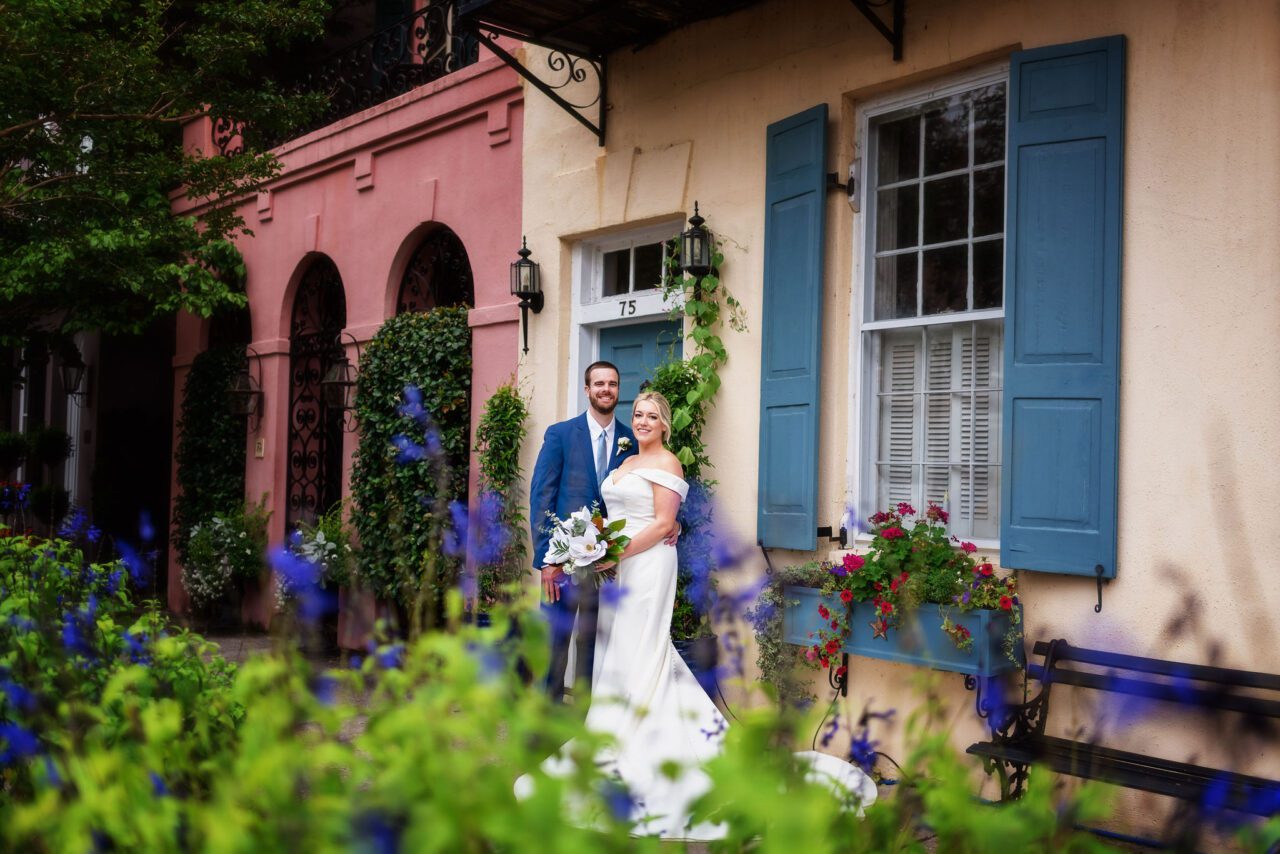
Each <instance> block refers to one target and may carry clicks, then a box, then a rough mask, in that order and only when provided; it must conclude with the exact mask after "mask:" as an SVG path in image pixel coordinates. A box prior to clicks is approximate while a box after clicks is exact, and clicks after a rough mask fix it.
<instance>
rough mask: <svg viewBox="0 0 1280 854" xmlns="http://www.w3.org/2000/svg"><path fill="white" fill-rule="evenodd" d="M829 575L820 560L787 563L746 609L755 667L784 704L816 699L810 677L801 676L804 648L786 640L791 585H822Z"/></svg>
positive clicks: (768, 580) (796, 602)
mask: <svg viewBox="0 0 1280 854" xmlns="http://www.w3.org/2000/svg"><path fill="white" fill-rule="evenodd" d="M826 575H827V567H826V566H825V565H824V564H822V563H820V562H819V561H810V562H809V563H805V564H801V565H799V566H784V567H782V568H780V569H779V570H778V571H776V572H774V573H771V574H770V575H769V577H768V578H767V579H766V583H765V585H764V587H762V588H761V590H760V596H759V597H758V598H757V599H756V602H755V604H754V605H752V606H751V608H750V609H748V610H747V612H746V615H745V616H746V618H747V620H748V621H749V622H750V623H751V628H752V631H753V632H754V633H755V640H756V666H757V667H758V668H759V669H760V681H761V683H762V684H764V685H767V686H769V691H770V692H771V693H772V696H773V698H774V699H775V700H776V701H777V703H778V704H779V705H781V706H783V707H787V706H795V705H797V704H800V703H803V702H806V701H811V700H813V699H814V696H813V692H811V691H810V690H809V689H808V687H807V682H808V680H807V679H806V678H805V677H804V676H802V675H798V674H799V671H801V670H802V665H803V664H804V650H803V649H802V648H801V647H798V646H796V645H794V644H789V643H786V642H785V641H784V640H783V637H782V633H783V614H784V613H785V612H786V609H787V606H788V605H789V604H792V605H794V604H799V603H798V600H793V601H792V602H790V603H789V602H788V601H787V598H786V589H787V588H788V587H819V586H821V585H822V582H823V580H824V577H825V576H826Z"/></svg>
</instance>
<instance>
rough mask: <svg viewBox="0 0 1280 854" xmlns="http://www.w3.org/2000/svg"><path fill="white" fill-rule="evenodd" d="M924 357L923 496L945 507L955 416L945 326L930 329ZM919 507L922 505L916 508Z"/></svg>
mask: <svg viewBox="0 0 1280 854" xmlns="http://www.w3.org/2000/svg"><path fill="white" fill-rule="evenodd" d="M927 338H928V359H927V360H926V370H925V391H926V392H927V394H926V396H925V427H924V430H925V448H924V463H925V465H924V500H923V501H922V502H921V504H923V505H925V506H927V505H928V502H930V501H932V502H934V503H935V504H937V505H938V506H939V507H945V506H946V502H947V496H948V495H949V494H950V493H951V492H952V489H951V465H952V461H953V460H954V459H955V448H954V447H953V444H954V441H953V437H954V436H955V435H956V430H955V428H956V426H957V425H956V424H955V423H954V418H955V416H956V412H955V407H954V406H953V405H952V403H953V394H952V390H953V389H955V388H956V378H955V376H954V373H955V368H956V361H957V360H956V359H955V358H954V351H955V341H954V336H953V335H952V334H951V331H950V330H949V329H941V330H939V332H937V333H934V332H931V333H930V334H929V335H928V336H927ZM916 509H918V510H923V509H924V507H918V508H916Z"/></svg>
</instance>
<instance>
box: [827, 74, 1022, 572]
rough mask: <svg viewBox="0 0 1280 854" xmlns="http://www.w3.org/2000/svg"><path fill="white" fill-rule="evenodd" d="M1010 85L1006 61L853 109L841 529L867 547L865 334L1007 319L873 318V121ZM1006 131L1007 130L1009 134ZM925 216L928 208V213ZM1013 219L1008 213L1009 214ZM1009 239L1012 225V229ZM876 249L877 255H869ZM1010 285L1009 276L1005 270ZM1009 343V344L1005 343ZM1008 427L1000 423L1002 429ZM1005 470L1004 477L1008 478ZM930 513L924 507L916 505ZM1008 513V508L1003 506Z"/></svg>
mask: <svg viewBox="0 0 1280 854" xmlns="http://www.w3.org/2000/svg"><path fill="white" fill-rule="evenodd" d="M1001 82H1003V83H1004V84H1005V87H1006V88H1005V97H1006V99H1007V98H1008V94H1009V89H1008V84H1009V63H1008V62H1007V61H1001V62H997V63H991V64H987V65H983V66H981V67H978V68H974V69H971V70H969V71H966V72H963V73H961V74H957V75H951V76H948V77H947V78H946V79H945V80H941V81H933V82H930V83H927V84H923V85H919V86H914V87H911V88H908V89H903V90H900V91H897V92H894V93H892V94H888V95H885V96H882V97H879V98H874V99H871V100H868V101H867V102H865V103H862V104H859V105H858V106H857V108H856V109H855V111H854V124H855V127H856V136H855V138H854V165H855V173H856V181H857V188H858V190H857V201H858V213H856V214H855V215H854V216H853V218H852V220H853V221H852V224H851V228H852V230H853V233H852V235H850V239H851V243H852V246H853V265H852V271H851V276H852V280H851V281H850V292H851V294H852V299H850V301H849V314H850V317H849V329H850V333H849V354H848V359H849V365H850V370H849V391H848V396H847V399H848V400H849V401H850V416H849V435H848V447H849V453H848V454H847V456H846V459H847V460H848V470H847V471H846V480H845V482H846V484H847V486H846V490H845V507H846V512H845V515H844V517H843V519H842V520H841V524H842V525H844V526H845V527H846V528H848V529H849V530H850V532H853V531H855V530H857V531H858V533H857V535H856V537H854V540H855V542H858V543H861V544H863V545H866V544H867V543H869V542H870V541H871V535H870V534H869V533H866V532H865V530H864V529H865V526H866V524H867V521H866V520H867V516H869V515H870V514H871V513H872V512H873V511H874V510H877V509H884V508H878V507H876V506H875V505H876V501H877V496H876V478H875V471H876V468H875V453H876V449H877V447H878V445H879V434H878V429H879V424H878V419H877V418H876V415H877V411H876V406H875V401H874V398H875V388H876V385H875V383H876V377H877V374H878V371H879V368H880V365H879V364H878V363H877V362H876V360H875V359H874V358H873V355H872V349H873V348H872V336H870V335H868V334H866V333H869V332H874V331H877V330H883V329H895V328H915V327H920V326H926V325H932V324H944V323H945V324H954V323H961V322H968V321H981V320H1003V319H1004V308H1003V306H1002V307H1001V308H998V309H982V310H977V311H964V312H951V313H949V314H938V315H930V316H926V317H910V318H901V319H894V320H869V319H868V318H871V317H872V316H873V314H872V311H873V308H874V303H875V289H874V284H873V281H872V277H873V273H874V251H873V250H871V247H872V246H873V244H872V243H871V229H872V227H873V225H874V223H873V216H872V215H871V214H872V213H873V208H874V205H873V204H871V202H872V199H871V195H870V194H871V192H872V190H871V186H870V185H871V181H870V179H871V177H872V174H873V173H872V168H873V164H872V163H871V162H870V161H871V157H870V156H869V154H870V141H871V137H870V133H871V123H872V122H873V121H874V120H875V119H876V118H878V117H880V116H883V115H885V114H886V113H892V112H895V111H897V110H902V109H906V108H909V107H913V106H916V105H918V104H920V103H922V102H924V101H931V100H936V99H941V98H947V97H950V96H952V95H958V94H960V93H962V92H965V91H968V90H970V89H975V88H978V87H981V86H986V85H990V84H993V83H1001ZM1006 133H1007V131H1006ZM1008 168H1009V167H1008V147H1007V145H1006V149H1005V176H1006V181H1007V180H1008V174H1009V173H1008ZM922 215H923V211H922ZM1006 215H1007V210H1006ZM1005 233H1006V234H1007V224H1006V232H1005ZM869 252H870V254H871V257H870V258H869V257H868V253H869ZM1005 281H1006V286H1007V282H1008V271H1007V270H1006V271H1005ZM1006 344H1007V342H1006ZM1003 429H1004V425H1003V424H1001V431H1003ZM1004 474H1005V473H1004V472H1001V476H1002V477H1003V476H1004ZM916 509H918V510H923V509H924V508H916ZM1001 512H1002V513H1003V508H1001ZM973 542H974V544H975V545H976V546H978V548H980V549H983V550H988V551H990V550H998V549H999V547H1000V543H999V540H998V539H975V540H973Z"/></svg>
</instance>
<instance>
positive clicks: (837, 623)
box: [831, 620, 840, 631]
mask: <svg viewBox="0 0 1280 854" xmlns="http://www.w3.org/2000/svg"><path fill="white" fill-rule="evenodd" d="M831 628H833V629H835V630H836V631H839V630H840V621H839V620H832V621H831Z"/></svg>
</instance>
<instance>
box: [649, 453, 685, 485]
mask: <svg viewBox="0 0 1280 854" xmlns="http://www.w3.org/2000/svg"><path fill="white" fill-rule="evenodd" d="M653 467H654V468H656V469H659V470H660V471H665V472H666V473H667V474H673V475H675V476H676V477H678V478H681V479H684V466H682V465H680V459H679V458H678V457H677V456H676V455H675V454H673V453H671V452H670V451H668V450H667V449H666V448H663V449H662V455H661V456H659V457H658V458H657V459H656V460H654V461H653Z"/></svg>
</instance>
